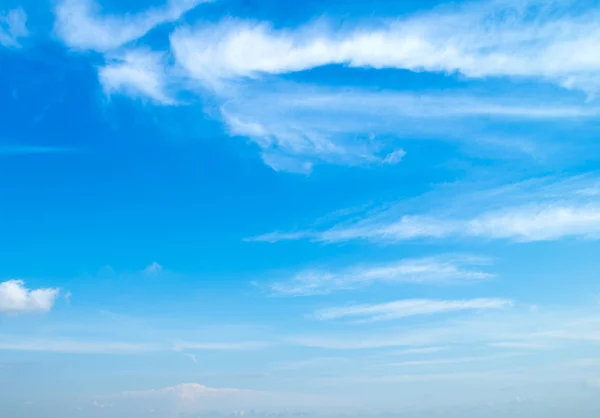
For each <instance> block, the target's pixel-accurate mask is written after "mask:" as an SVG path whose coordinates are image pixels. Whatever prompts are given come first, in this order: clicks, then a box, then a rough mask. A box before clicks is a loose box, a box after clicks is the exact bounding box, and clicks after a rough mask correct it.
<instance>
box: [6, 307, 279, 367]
mask: <svg viewBox="0 0 600 418" xmlns="http://www.w3.org/2000/svg"><path fill="white" fill-rule="evenodd" d="M0 300H1V299H0ZM267 345H268V344H267V343H262V342H238V343H187V342H183V343H169V342H165V340H164V339H162V340H154V341H143V342H135V341H134V342H128V341H89V340H81V339H59V338H55V339H50V338H47V337H45V338H43V339H42V338H39V339H36V338H34V337H29V338H22V337H20V338H16V337H14V336H2V335H0V351H40V352H56V353H71V354H136V353H140V354H141V353H150V352H168V351H171V352H172V351H176V352H181V351H245V350H258V349H261V348H264V347H266V346H267ZM184 354H187V353H184ZM190 358H191V357H190Z"/></svg>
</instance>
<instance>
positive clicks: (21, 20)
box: [0, 8, 29, 48]
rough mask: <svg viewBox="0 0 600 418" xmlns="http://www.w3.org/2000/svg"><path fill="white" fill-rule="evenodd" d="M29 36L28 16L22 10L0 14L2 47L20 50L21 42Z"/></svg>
mask: <svg viewBox="0 0 600 418" xmlns="http://www.w3.org/2000/svg"><path fill="white" fill-rule="evenodd" d="M27 36H29V30H28V29H27V14H26V13H25V11H24V10H23V9H21V8H17V9H12V10H9V11H7V12H0V45H2V46H5V47H7V48H19V47H20V46H21V44H20V43H19V41H20V40H21V39H23V38H26V37H27Z"/></svg>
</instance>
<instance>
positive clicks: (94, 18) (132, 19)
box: [54, 0, 207, 52]
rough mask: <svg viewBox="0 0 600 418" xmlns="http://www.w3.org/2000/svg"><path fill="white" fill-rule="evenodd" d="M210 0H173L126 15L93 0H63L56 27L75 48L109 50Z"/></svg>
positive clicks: (56, 11) (65, 40)
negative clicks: (108, 12)
mask: <svg viewBox="0 0 600 418" xmlns="http://www.w3.org/2000/svg"><path fill="white" fill-rule="evenodd" d="M206 1H207V0H171V1H169V2H168V3H167V5H166V6H163V7H160V8H154V9H149V10H146V11H144V12H141V13H138V14H129V15H126V16H117V15H105V14H103V13H102V10H101V7H100V6H99V5H98V4H97V3H95V2H94V1H93V0H62V1H60V2H59V3H58V5H57V7H56V9H55V14H56V22H55V27H54V30H55V32H56V34H57V35H58V36H59V37H60V38H61V39H62V40H63V42H65V44H67V45H68V46H70V47H71V48H74V49H79V50H94V51H99V52H106V51H110V50H114V49H117V48H119V47H121V46H123V45H125V44H127V43H129V42H132V41H134V40H136V39H139V38H141V37H143V36H144V35H146V34H147V33H148V32H150V31H151V30H152V29H154V28H155V27H157V26H159V25H162V24H165V23H170V22H173V21H176V20H178V19H179V18H180V17H181V16H182V15H183V14H184V13H186V12H187V11H189V10H191V9H193V8H194V7H196V6H197V5H198V4H200V3H205V2H206Z"/></svg>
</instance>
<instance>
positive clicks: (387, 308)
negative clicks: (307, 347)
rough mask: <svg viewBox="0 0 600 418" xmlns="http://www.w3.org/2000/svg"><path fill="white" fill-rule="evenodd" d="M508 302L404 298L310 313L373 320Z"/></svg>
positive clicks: (506, 304)
mask: <svg viewBox="0 0 600 418" xmlns="http://www.w3.org/2000/svg"><path fill="white" fill-rule="evenodd" d="M512 304H513V302H512V301H511V300H507V299H490V298H479V299H469V300H430V299H407V300H399V301H395V302H387V303H380V304H376V305H354V306H343V307H334V308H327V309H321V310H318V311H316V312H315V313H314V315H313V316H314V317H315V318H316V319H320V320H331V319H340V318H348V317H353V318H354V317H359V318H362V321H366V322H373V321H386V320H391V319H398V318H407V317H411V316H420V315H435V314H442V313H451V312H460V311H470V310H488V309H503V308H507V307H509V306H512Z"/></svg>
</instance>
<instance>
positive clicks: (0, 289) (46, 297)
mask: <svg viewBox="0 0 600 418" xmlns="http://www.w3.org/2000/svg"><path fill="white" fill-rule="evenodd" d="M59 293H60V290H59V289H51V288H48V289H34V290H30V289H28V288H27V287H25V282H24V281H22V280H8V281H6V282H3V283H0V313H3V314H9V315H18V314H35V313H45V312H49V311H50V309H52V306H53V305H54V302H55V300H56V298H57V297H58V295H59Z"/></svg>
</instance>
